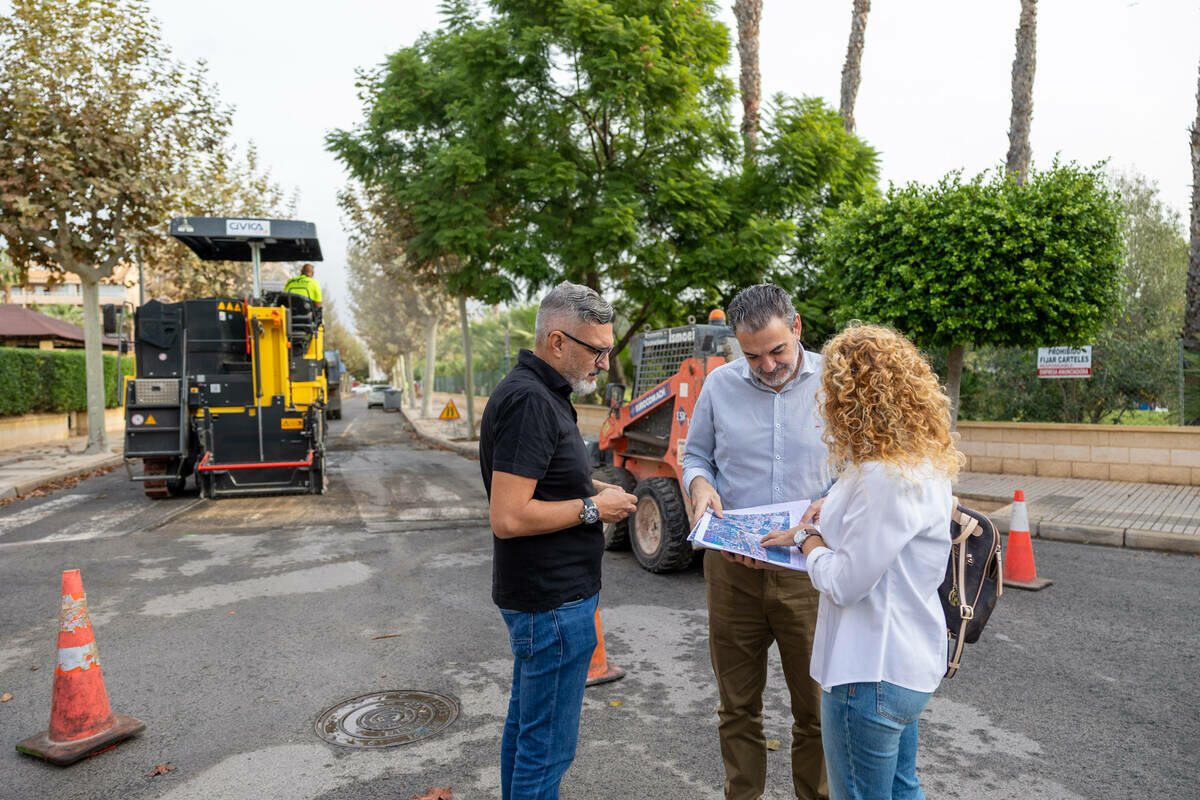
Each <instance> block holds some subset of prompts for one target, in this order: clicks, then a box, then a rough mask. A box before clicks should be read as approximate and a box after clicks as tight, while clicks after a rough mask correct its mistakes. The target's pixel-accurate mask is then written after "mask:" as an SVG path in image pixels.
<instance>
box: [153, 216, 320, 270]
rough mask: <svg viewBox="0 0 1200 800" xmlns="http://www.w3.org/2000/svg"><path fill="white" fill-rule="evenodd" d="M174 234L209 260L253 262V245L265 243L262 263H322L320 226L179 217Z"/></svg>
mask: <svg viewBox="0 0 1200 800" xmlns="http://www.w3.org/2000/svg"><path fill="white" fill-rule="evenodd" d="M171 235H172V236H174V237H175V238H176V239H178V240H179V241H181V242H183V243H184V244H186V245H187V246H188V247H190V248H191V249H192V251H193V252H194V253H195V254H196V255H198V256H199V257H200V258H201V259H203V260H205V261H252V260H253V256H252V255H251V250H250V243H251V242H261V243H262V254H261V256H260V260H262V261H320V260H321V243H320V242H319V241H318V240H317V226H316V225H314V224H313V223H311V222H301V221H300V220H295V219H259V218H255V217H176V218H175V219H173V220H171Z"/></svg>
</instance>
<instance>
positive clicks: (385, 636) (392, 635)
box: [371, 633, 401, 639]
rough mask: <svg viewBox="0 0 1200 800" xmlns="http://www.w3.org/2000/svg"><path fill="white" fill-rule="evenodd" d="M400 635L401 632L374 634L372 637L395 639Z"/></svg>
mask: <svg viewBox="0 0 1200 800" xmlns="http://www.w3.org/2000/svg"><path fill="white" fill-rule="evenodd" d="M400 635H401V634H399V633H384V634H381V635H379V636H372V637H371V638H372V639H395V638H396V637H397V636H400Z"/></svg>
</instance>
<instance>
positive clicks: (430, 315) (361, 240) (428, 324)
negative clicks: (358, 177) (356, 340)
mask: <svg viewBox="0 0 1200 800" xmlns="http://www.w3.org/2000/svg"><path fill="white" fill-rule="evenodd" d="M338 202H339V204H340V205H341V207H342V210H343V212H344V213H345V214H346V217H347V220H348V222H349V224H350V227H351V246H350V250H349V252H348V254H347V268H348V271H349V278H350V280H349V288H350V303H351V307H352V308H353V309H354V318H355V325H356V327H357V329H358V332H359V335H360V336H361V337H362V339H363V341H364V342H366V345H367V349H369V350H370V351H371V354H372V355H373V356H374V357H375V360H376V361H377V362H379V363H380V364H385V365H387V366H388V367H389V369H390V368H391V366H392V365H394V364H396V363H397V361H398V360H399V359H402V358H403V359H404V360H405V361H408V360H409V359H408V358H407V356H408V355H409V354H410V353H413V352H415V351H417V350H419V349H421V348H422V346H423V347H424V349H425V370H424V380H425V385H426V389H427V391H425V392H424V393H423V397H422V401H423V409H422V413H423V415H425V416H429V415H430V413H431V412H432V402H433V399H432V381H433V376H434V373H435V369H436V368H435V363H436V359H437V343H438V332H439V330H440V328H441V327H442V326H443V325H444V323H445V322H446V320H448V319H450V318H451V316H452V314H453V301H452V299H451V298H450V297H447V296H446V294H445V292H444V291H443V290H442V287H441V286H440V285H439V284H438V283H436V282H435V280H434V279H433V277H432V276H431V271H430V270H428V269H421V265H420V264H419V263H417V262H414V260H412V259H410V258H409V254H408V250H407V248H408V244H409V242H410V241H411V238H412V235H413V226H412V224H411V222H410V220H409V217H408V215H407V213H406V212H405V210H403V209H400V208H398V207H397V206H396V205H395V204H394V203H392V202H391V200H390V198H388V197H387V196H385V195H383V194H382V193H381V192H379V191H375V192H371V191H365V192H357V193H356V192H354V191H352V190H344V191H343V192H341V194H340V195H339V197H338ZM404 372H405V377H406V379H407V380H408V383H409V386H408V396H409V401H410V402H415V401H416V393H415V392H414V391H413V387H412V385H411V384H412V369H411V367H408V365H406V368H405V370H404Z"/></svg>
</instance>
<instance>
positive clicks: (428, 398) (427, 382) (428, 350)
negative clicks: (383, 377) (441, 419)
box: [421, 317, 438, 419]
mask: <svg viewBox="0 0 1200 800" xmlns="http://www.w3.org/2000/svg"><path fill="white" fill-rule="evenodd" d="M428 325H429V328H428V330H427V331H426V332H425V374H424V375H422V376H421V416H422V417H425V418H426V419H429V418H430V417H432V416H433V378H434V362H435V361H436V360H437V328H438V319H437V317H430V318H429V322H428Z"/></svg>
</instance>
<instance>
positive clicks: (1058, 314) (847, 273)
mask: <svg viewBox="0 0 1200 800" xmlns="http://www.w3.org/2000/svg"><path fill="white" fill-rule="evenodd" d="M1121 223H1122V219H1121V209H1120V206H1119V205H1118V200H1117V197H1116V193H1115V192H1113V191H1112V190H1111V189H1110V188H1109V186H1108V181H1107V179H1106V177H1105V176H1104V175H1103V174H1102V173H1101V171H1100V167H1099V166H1095V167H1080V166H1077V165H1075V164H1059V163H1057V162H1055V163H1054V164H1053V165H1052V166H1051V167H1050V168H1049V169H1046V170H1036V171H1031V172H1030V173H1029V176H1028V178H1027V181H1026V183H1025V184H1024V185H1019V184H1018V183H1017V182H1016V180H1015V179H1013V178H1012V177H1011V176H1009V175H1007V174H1005V173H1004V171H1003V170H995V171H993V172H990V173H985V174H983V175H979V176H977V177H975V178H973V179H971V180H969V181H964V180H962V178H961V177H960V176H959V174H958V173H951V174H950V175H948V176H947V177H945V178H943V179H942V180H941V181H940V182H939V183H937V184H936V185H934V186H923V185H920V184H916V183H910V184H908V185H906V186H900V187H897V186H893V187H891V188H890V189H889V190H888V192H887V194H886V195H885V196H883V197H880V198H876V199H871V198H869V199H867V200H866V201H865V202H863V203H862V204H861V205H859V206H855V207H848V206H846V207H843V208H842V209H841V210H840V211H839V212H838V214H837V215H835V217H834V222H833V226H832V228H831V229H830V232H829V235H828V236H826V238H825V239H824V241H823V242H822V247H821V253H822V258H823V261H824V266H825V271H826V278H827V281H828V286H829V291H830V293H831V294H832V295H833V296H835V297H836V298H837V299H838V301H839V309H838V312H839V313H838V317H840V319H841V320H848V319H851V318H855V317H857V318H859V319H863V320H867V321H870V322H882V323H886V324H890V325H894V326H895V327H896V328H897V329H899V330H900V331H901V332H903V333H904V334H906V335H907V336H910V337H911V338H913V339H914V340H915V341H916V342H917V343H918V344H919V345H921V346H922V347H926V348H946V349H947V350H948V351H949V354H950V358H949V366H948V370H947V375H946V377H947V382H948V384H949V390H950V397H951V402H952V403H954V405H955V407H957V400H958V389H959V378H960V373H959V368H960V367H961V364H962V357H963V352H964V348H965V347H966V346H975V347H983V346H994V347H1024V348H1029V347H1038V346H1051V345H1079V344H1086V343H1087V342H1088V341H1089V340H1090V339H1091V338H1092V337H1093V336H1094V335H1095V334H1096V333H1097V332H1098V331H1099V330H1100V329H1101V328H1102V327H1103V326H1104V324H1105V323H1107V322H1108V321H1109V320H1111V319H1112V318H1113V317H1114V316H1115V313H1116V312H1117V311H1118V310H1119V307H1120V289H1121V259H1122V254H1123V242H1122V235H1121V234H1122V228H1121Z"/></svg>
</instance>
